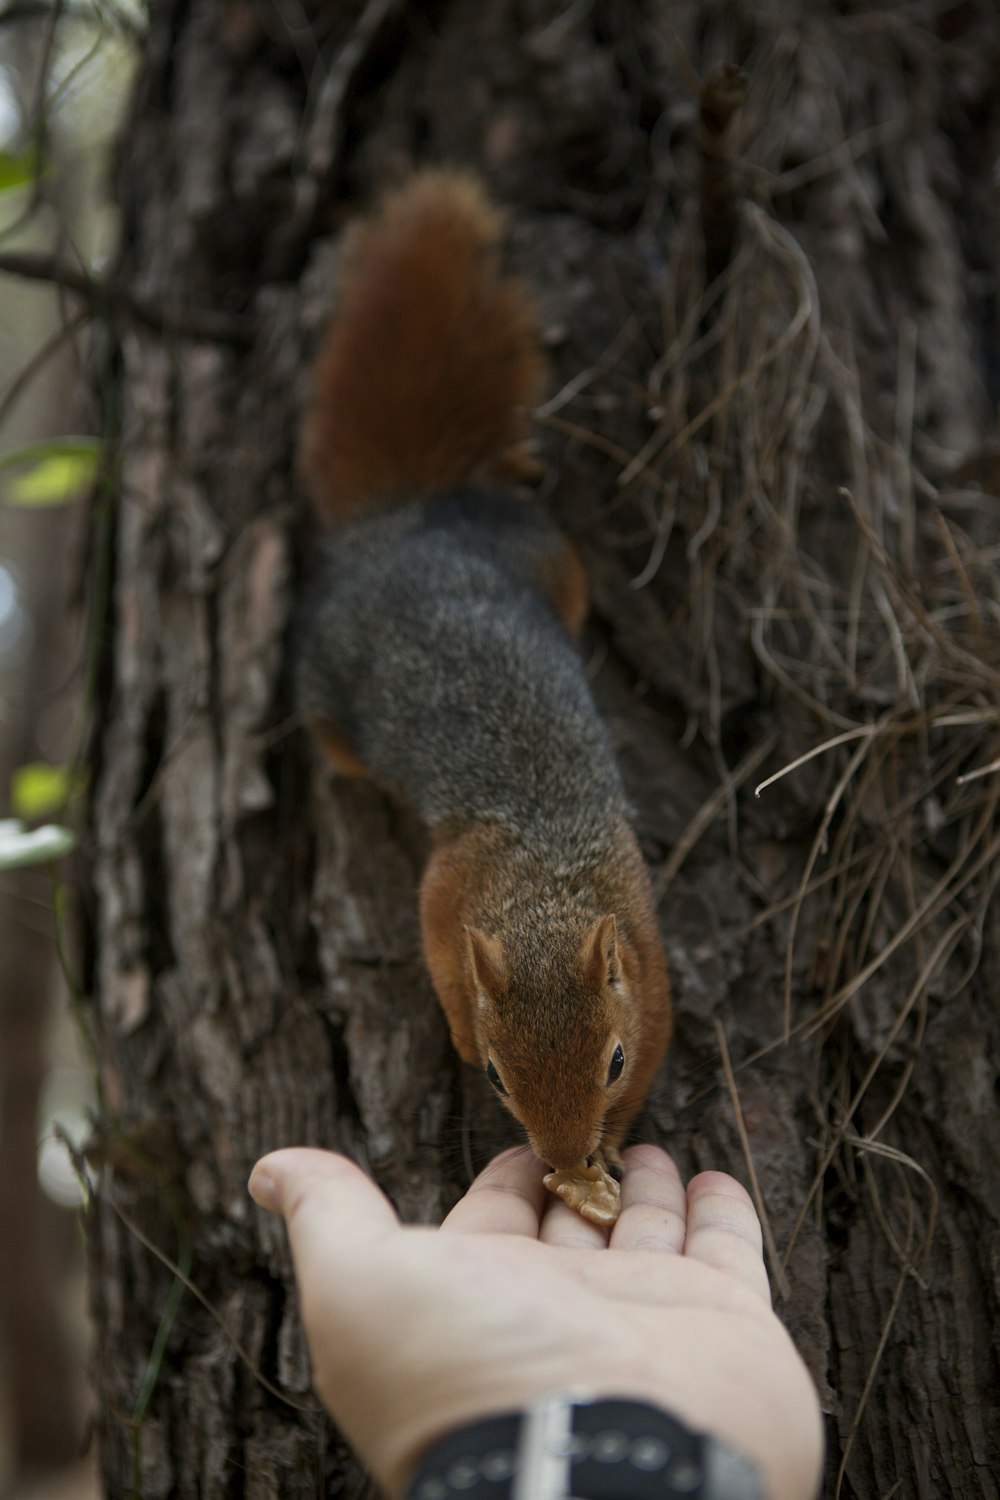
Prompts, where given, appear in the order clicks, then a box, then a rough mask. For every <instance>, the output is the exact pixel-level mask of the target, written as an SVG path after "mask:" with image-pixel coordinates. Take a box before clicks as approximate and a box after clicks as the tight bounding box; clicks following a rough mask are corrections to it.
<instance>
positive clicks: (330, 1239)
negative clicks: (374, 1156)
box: [249, 1147, 401, 1283]
mask: <svg viewBox="0 0 1000 1500" xmlns="http://www.w3.org/2000/svg"><path fill="white" fill-rule="evenodd" d="M249 1188H250V1193H251V1196H252V1197H253V1198H254V1200H255V1201H256V1202H257V1203H259V1204H260V1206H261V1207H262V1208H266V1209H269V1210H270V1211H271V1212H272V1213H278V1214H281V1215H282V1216H283V1217H284V1219H285V1223H286V1225H287V1228H288V1238H289V1243H290V1244H291V1248H292V1259H293V1260H294V1262H295V1270H296V1275H297V1278H298V1280H299V1282H300V1283H305V1282H308V1281H309V1280H310V1278H311V1277H312V1276H313V1275H322V1276H324V1277H325V1276H328V1275H329V1274H330V1271H331V1269H333V1268H335V1267H337V1266H342V1265H343V1264H344V1262H345V1260H349V1259H351V1258H353V1256H354V1255H355V1254H356V1253H357V1250H358V1249H361V1250H362V1252H365V1246H366V1245H367V1244H370V1242H371V1240H372V1239H378V1240H384V1239H385V1238H386V1236H387V1235H389V1234H392V1233H395V1232H398V1231H399V1230H400V1227H401V1226H400V1223H399V1220H398V1219H397V1217H396V1212H395V1210H394V1209H393V1207H392V1205H391V1203H390V1202H389V1200H388V1199H387V1198H386V1197H385V1195H384V1193H382V1191H381V1190H380V1189H379V1188H378V1187H376V1185H375V1183H374V1182H372V1181H371V1179H370V1178H368V1177H366V1176H365V1174H364V1172H362V1170H361V1168H360V1167H357V1166H355V1164H354V1163H353V1162H352V1161H348V1160H347V1158H346V1157H345V1156H338V1155H336V1154H335V1153H334V1152H332V1151H315V1150H312V1149H310V1148H307V1147H293V1148H292V1149H290V1150H285V1151H272V1152H271V1154H270V1155H269V1156H265V1157H262V1158H261V1160H260V1161H259V1162H258V1163H257V1165H256V1166H255V1167H254V1169H253V1172H252V1173H251V1174H250V1182H249Z"/></svg>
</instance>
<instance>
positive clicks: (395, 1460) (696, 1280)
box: [250, 1146, 822, 1500]
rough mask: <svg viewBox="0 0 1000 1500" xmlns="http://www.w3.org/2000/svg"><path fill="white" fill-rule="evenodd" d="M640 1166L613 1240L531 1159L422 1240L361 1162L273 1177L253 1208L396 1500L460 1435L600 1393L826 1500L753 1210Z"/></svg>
mask: <svg viewBox="0 0 1000 1500" xmlns="http://www.w3.org/2000/svg"><path fill="white" fill-rule="evenodd" d="M625 1167H626V1169H625V1175H624V1178H623V1181H622V1213H621V1217H620V1218H619V1220H618V1222H617V1224H616V1225H615V1226H614V1228H613V1229H612V1230H611V1231H610V1233H609V1232H608V1231H607V1230H602V1229H598V1228H596V1227H595V1226H594V1225H591V1224H588V1223H586V1222H585V1221H584V1220H583V1219H581V1218H580V1217H579V1215H578V1214H575V1213H574V1212H573V1211H572V1210H571V1209H569V1208H567V1207H566V1205H565V1204H563V1203H561V1202H559V1201H558V1200H556V1199H554V1198H552V1197H551V1196H550V1195H549V1194H547V1193H546V1191H545V1189H544V1187H543V1186H542V1176H543V1174H544V1172H545V1170H546V1169H545V1168H544V1167H543V1166H542V1164H541V1163H540V1162H539V1161H537V1160H536V1158H535V1157H534V1156H533V1155H532V1154H531V1153H530V1152H527V1151H525V1150H524V1149H523V1148H520V1149H516V1150H514V1151H509V1152H506V1153H505V1154H504V1155H502V1156H499V1157H497V1158H496V1159H495V1160H494V1161H493V1162H491V1163H490V1165H489V1166H488V1167H487V1168H486V1170H485V1171H484V1172H482V1173H481V1174H480V1175H479V1177H477V1178H476V1180H475V1182H474V1183H473V1184H472V1186H471V1188H470V1189H469V1191H468V1192H467V1193H466V1195H465V1197H464V1198H462V1199H461V1200H460V1201H459V1202H458V1203H457V1204H456V1205H455V1207H454V1208H453V1209H452V1211H451V1213H450V1214H449V1215H448V1217H447V1219H446V1220H445V1221H444V1223H443V1224H442V1226H441V1228H440V1229H430V1228H426V1227H406V1228H404V1227H403V1226H402V1225H401V1224H400V1223H399V1220H398V1219H397V1217H396V1214H395V1212H394V1210H393V1208H392V1206H391V1205H390V1204H389V1202H388V1200H387V1199H386V1198H385V1197H384V1195H383V1194H382V1193H381V1192H380V1191H379V1189H378V1188H377V1187H376V1186H375V1185H374V1184H373V1183H372V1182H371V1181H370V1180H369V1179H368V1178H367V1177H366V1176H365V1175H364V1173H363V1172H362V1171H361V1170H360V1168H358V1167H356V1166H355V1165H354V1164H353V1163H352V1162H349V1161H348V1160H346V1158H344V1157H341V1156H335V1155H333V1154H332V1153H328V1152H323V1151H313V1150H307V1149H304V1148H303V1149H293V1150H285V1151H276V1152H274V1153H272V1154H271V1155H270V1156H266V1157H264V1158H263V1159H262V1160H261V1161H259V1162H258V1163H257V1166H256V1167H255V1168H254V1171H253V1174H252V1176H251V1178H250V1191H251V1193H252V1194H253V1196H254V1198H255V1199H256V1201H257V1202H258V1203H259V1204H260V1205H261V1206H262V1207H263V1208H268V1209H271V1210H273V1211H274V1212H276V1213H281V1214H283V1215H284V1217H285V1220H286V1222H287V1226H288V1233H289V1238H290V1241H291V1248H292V1257H293V1260H294V1262H295V1273H296V1277H297V1280H298V1288H299V1298H300V1302H301V1307H302V1318H303V1322H304V1325H305V1330H306V1337H307V1339H308V1342H309V1348H310V1353H311V1356H312V1367H313V1383H314V1385H315V1388H316V1390H317V1392H318V1394H319V1396H320V1398H321V1399H322V1401H323V1402H324V1404H325V1405H326V1406H327V1407H328V1408H329V1410H330V1412H331V1413H332V1415H333V1416H334V1418H335V1419H336V1421H337V1423H338V1425H339V1426H340V1427H341V1429H342V1430H343V1432H344V1434H345V1436H346V1437H347V1438H348V1439H349V1441H350V1442H351V1443H352V1444H353V1445H354V1447H355V1449H356V1450H357V1452H358V1454H359V1455H360V1456H361V1458H362V1459H363V1460H364V1462H365V1463H366V1464H367V1465H368V1467H369V1468H370V1470H371V1472H372V1473H373V1474H374V1476H375V1478H376V1479H377V1480H378V1481H379V1483H380V1484H381V1485H382V1487H383V1489H384V1490H385V1491H386V1492H387V1493H388V1494H389V1495H390V1496H398V1495H400V1494H401V1493H402V1491H403V1489H404V1488H405V1485H406V1483H407V1481H408V1479H409V1477H410V1475H411V1473H412V1472H413V1470H414V1468H415V1466H416V1463H417V1461H418V1459H419V1458H420V1457H421V1455H422V1454H423V1453H424V1452H425V1451H426V1450H427V1449H428V1448H429V1447H431V1446H432V1445H433V1444H434V1443H435V1442H436V1441H437V1440H438V1439H439V1438H441V1437H443V1436H444V1435H445V1434H446V1433H448V1432H449V1431H452V1430H454V1429H457V1428H459V1427H461V1426H463V1425H465V1424H466V1423H469V1422H471V1421H473V1420H475V1419H476V1418H479V1417H484V1416H488V1415H495V1414H498V1413H501V1412H505V1411H511V1410H518V1409H521V1408H523V1407H524V1406H525V1405H526V1404H527V1403H528V1402H529V1401H530V1400H532V1398H534V1397H536V1396H538V1395H540V1394H541V1393H542V1392H545V1391H552V1390H563V1389H565V1388H566V1387H567V1386H574V1387H580V1386H584V1387H588V1388H589V1389H590V1390H591V1391H592V1393H593V1394H594V1395H596V1396H602V1395H606V1396H612V1395H617V1396H628V1397H632V1398H635V1399H639V1400H644V1401H649V1402H651V1403H652V1404H654V1405H657V1406H661V1407H663V1408H664V1409H665V1410H667V1411H669V1412H672V1413H673V1414H674V1415H676V1416H677V1417H679V1418H680V1419H681V1420H682V1421H684V1422H686V1423H687V1424H688V1425H689V1426H691V1427H692V1428H696V1429H700V1430H701V1431H704V1432H710V1433H713V1434H715V1435H716V1436H718V1437H720V1438H722V1439H723V1440H724V1441H726V1442H728V1443H729V1444H730V1445H731V1446H732V1447H734V1448H736V1449H737V1450H739V1451H741V1452H743V1453H745V1454H746V1455H747V1457H749V1458H750V1459H752V1460H753V1461H754V1463H755V1464H756V1465H757V1467H758V1469H759V1470H760V1473H761V1474H762V1476H763V1478H764V1481H765V1484H766V1485H767V1487H768V1492H769V1494H770V1495H771V1497H772V1500H812V1497H813V1496H814V1495H815V1494H816V1491H817V1486H818V1482H819V1466H820V1457H821V1451H822V1437H821V1431H820V1422H819V1407H818V1402H817V1399H816V1392H815V1390H814V1388H813V1385H812V1382H811V1380H810V1378H809V1375H808V1373H807V1372H806V1369H805V1366H804V1365H803V1363H802V1361H801V1359H800V1358H799V1355H798V1354H797V1353H796V1350H795V1348H794V1346H793V1344H792V1342H791V1339H790V1338H789V1337H788V1334H787V1333H786V1332H785V1330H784V1328H783V1327H782V1325H781V1324H780V1322H779V1321H778V1319H777V1318H776V1317H775V1315H774V1313H773V1312H772V1311H771V1303H770V1293H769V1291H768V1284H767V1276H766V1273H765V1271H764V1263H763V1259H762V1256H761V1237H760V1226H759V1224H758V1221H757V1216H756V1214H755V1212H754V1209H753V1205H752V1203H751V1201H750V1199H749V1197H748V1196H747V1194H746V1192H745V1191H744V1189H743V1188H742V1187H741V1186H740V1185H739V1183H738V1182H736V1181H735V1180H734V1179H733V1178H732V1177H727V1176H725V1175H724V1174H723V1173H721V1172H703V1173H701V1174H700V1175H699V1176H698V1177H695V1178H694V1179H693V1180H692V1181H691V1183H690V1184H689V1185H688V1188H687V1190H686V1191H685V1189H684V1186H683V1184H682V1183H681V1180H680V1177H679V1175H678V1173H677V1169H676V1167H675V1166H674V1164H673V1162H672V1161H671V1160H670V1158H669V1157H668V1156H667V1155H666V1154H665V1153H664V1152H662V1151H661V1150H659V1148H658V1147H656V1146H633V1147H632V1148H631V1149H630V1150H628V1151H626V1152H625Z"/></svg>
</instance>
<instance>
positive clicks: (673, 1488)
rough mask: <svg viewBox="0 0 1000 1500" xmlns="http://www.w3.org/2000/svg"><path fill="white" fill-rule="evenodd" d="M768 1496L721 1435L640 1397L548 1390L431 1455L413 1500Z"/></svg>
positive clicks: (752, 1499) (735, 1499) (414, 1485)
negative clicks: (591, 1395) (704, 1430)
mask: <svg viewBox="0 0 1000 1500" xmlns="http://www.w3.org/2000/svg"><path fill="white" fill-rule="evenodd" d="M459 1496H461V1497H466V1500H765V1493H764V1489H763V1486H762V1484H761V1481H760V1479H759V1477H758V1474H757V1470H756V1469H755V1468H754V1466H753V1465H752V1464H751V1463H750V1462H749V1460H748V1459H746V1458H744V1457H743V1456H742V1455H741V1454H739V1453H737V1452H736V1451H735V1450H734V1449H732V1448H730V1447H728V1446H727V1445H726V1444H725V1443H723V1442H720V1441H719V1439H718V1438H714V1437H711V1436H709V1435H708V1434H706V1433H702V1432H693V1431H692V1430H691V1429H690V1428H689V1427H686V1426H685V1425H684V1423H683V1422H680V1421H678V1419H677V1418H676V1417H672V1416H670V1415H669V1414H668V1413H667V1412H665V1411H661V1410H660V1409H659V1408H658V1407H655V1406H647V1405H646V1404H645V1402H642V1401H628V1400H625V1399H614V1398H606V1399H600V1400H589V1399H587V1398H586V1397H585V1396H579V1395H576V1394H574V1393H573V1392H569V1391H564V1392H556V1393H554V1394H551V1395H547V1396H544V1397H542V1398H541V1399H540V1400H539V1401H537V1402H535V1403H533V1404H532V1406H530V1407H529V1408H528V1409H527V1410H526V1411H523V1412H512V1413H508V1414H506V1415H504V1416H499V1417H487V1418H484V1419H483V1420H482V1421H478V1422H475V1423H473V1424H471V1425H470V1426H468V1427H463V1428H462V1429H460V1430H459V1431H458V1432H453V1433H450V1434H449V1435H448V1436H447V1437H446V1438H443V1439H442V1440H441V1441H440V1442H439V1443H437V1444H436V1445H435V1447H434V1448H432V1449H431V1450H430V1452H429V1453H427V1454H425V1455H424V1457H423V1459H422V1460H421V1462H420V1465H419V1466H418V1468H417V1472H416V1474H415V1475H414V1476H413V1479H412V1481H411V1483H410V1487H409V1489H408V1490H407V1500H455V1497H459Z"/></svg>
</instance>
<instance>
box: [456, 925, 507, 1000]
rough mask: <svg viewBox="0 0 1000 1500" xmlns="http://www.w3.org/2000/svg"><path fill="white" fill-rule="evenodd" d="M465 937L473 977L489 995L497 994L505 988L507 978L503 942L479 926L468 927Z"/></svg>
mask: <svg viewBox="0 0 1000 1500" xmlns="http://www.w3.org/2000/svg"><path fill="white" fill-rule="evenodd" d="M465 937H466V941H467V943H468V945H469V962H470V963H471V965H472V976H473V978H474V979H475V981H476V983H477V985H478V986H479V988H480V989H481V990H484V991H485V992H486V994H487V995H495V994H496V992H497V991H498V990H500V989H502V988H503V985H504V982H505V980H506V978H507V961H506V959H505V957H504V951H503V945H502V943H500V941H499V940H498V939H497V938H488V937H486V935H485V934H484V933H482V932H480V931H479V928H478V927H467V928H466V929H465Z"/></svg>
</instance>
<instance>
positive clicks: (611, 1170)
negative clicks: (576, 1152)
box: [591, 1146, 625, 1182]
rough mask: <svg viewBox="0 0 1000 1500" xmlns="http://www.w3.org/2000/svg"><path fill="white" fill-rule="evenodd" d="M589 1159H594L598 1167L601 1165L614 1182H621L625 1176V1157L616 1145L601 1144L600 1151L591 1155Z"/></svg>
mask: <svg viewBox="0 0 1000 1500" xmlns="http://www.w3.org/2000/svg"><path fill="white" fill-rule="evenodd" d="M591 1160H592V1161H596V1163H597V1165H598V1166H599V1167H603V1168H604V1170H605V1172H607V1174H608V1176H609V1177H613V1178H614V1180H615V1182H621V1180H622V1178H623V1177H624V1176H625V1158H624V1157H623V1156H622V1154H621V1152H620V1151H619V1150H618V1147H617V1146H602V1147H601V1149H600V1151H598V1152H597V1153H596V1154H595V1155H594V1156H593V1157H591Z"/></svg>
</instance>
